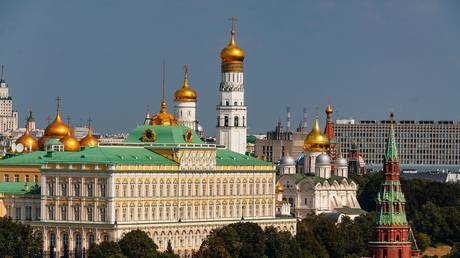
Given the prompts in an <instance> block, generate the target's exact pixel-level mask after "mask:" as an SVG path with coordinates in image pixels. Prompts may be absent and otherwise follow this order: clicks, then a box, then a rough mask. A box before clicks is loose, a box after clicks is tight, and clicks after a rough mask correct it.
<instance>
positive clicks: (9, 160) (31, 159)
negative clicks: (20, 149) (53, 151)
mask: <svg viewBox="0 0 460 258" xmlns="http://www.w3.org/2000/svg"><path fill="white" fill-rule="evenodd" d="M45 154H46V151H35V152H32V153H23V154H14V155H7V156H5V157H4V158H3V159H2V160H0V166H1V165H26V166H27V165H36V166H40V165H41V164H43V163H45V159H44V158H43V155H45Z"/></svg>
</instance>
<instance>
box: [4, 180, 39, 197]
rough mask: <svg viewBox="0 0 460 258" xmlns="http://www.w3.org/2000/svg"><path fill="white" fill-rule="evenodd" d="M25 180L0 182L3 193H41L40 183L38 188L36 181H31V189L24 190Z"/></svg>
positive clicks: (29, 185)
mask: <svg viewBox="0 0 460 258" xmlns="http://www.w3.org/2000/svg"><path fill="white" fill-rule="evenodd" d="M25 184H26V183H23V182H0V193H2V194H40V183H37V185H38V189H35V188H34V186H35V183H32V182H29V183H27V186H28V187H29V189H28V190H27V191H25V190H24V185H25Z"/></svg>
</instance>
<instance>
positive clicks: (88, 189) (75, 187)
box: [47, 183, 107, 197]
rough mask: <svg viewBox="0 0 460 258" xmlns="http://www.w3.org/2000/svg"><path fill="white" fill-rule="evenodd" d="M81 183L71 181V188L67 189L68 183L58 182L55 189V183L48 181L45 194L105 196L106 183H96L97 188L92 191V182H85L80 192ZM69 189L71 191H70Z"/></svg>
mask: <svg viewBox="0 0 460 258" xmlns="http://www.w3.org/2000/svg"><path fill="white" fill-rule="evenodd" d="M81 186H82V184H81V183H73V184H71V189H69V184H68V183H60V184H58V188H59V189H56V184H55V183H48V184H47V190H48V191H47V194H48V196H75V197H81V196H85V197H105V196H106V194H107V193H106V185H105V184H97V190H98V191H96V192H95V191H94V184H92V183H87V184H84V190H85V191H83V192H82V189H81ZM70 190H71V191H70Z"/></svg>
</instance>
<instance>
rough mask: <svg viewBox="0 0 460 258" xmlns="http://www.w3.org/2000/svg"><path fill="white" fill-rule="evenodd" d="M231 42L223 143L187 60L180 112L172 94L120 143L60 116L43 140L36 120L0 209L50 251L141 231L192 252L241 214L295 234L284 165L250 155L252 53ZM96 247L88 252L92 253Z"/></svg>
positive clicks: (5, 164)
mask: <svg viewBox="0 0 460 258" xmlns="http://www.w3.org/2000/svg"><path fill="white" fill-rule="evenodd" d="M235 34H236V31H235V27H234V19H232V29H231V34H230V42H229V43H228V45H227V46H225V48H224V49H223V50H222V51H221V53H220V58H221V62H222V65H221V69H222V81H221V84H220V88H219V99H220V103H218V105H217V116H218V123H217V134H218V137H217V139H218V144H217V145H216V144H209V143H205V142H203V141H202V140H201V139H200V137H199V135H198V134H197V131H199V125H198V120H197V118H196V115H197V113H196V104H197V99H198V98H197V92H196V91H195V90H193V89H192V87H191V85H190V83H189V80H188V68H187V66H185V67H184V81H183V85H182V86H181V87H179V89H178V90H177V91H176V92H175V94H174V112H173V113H174V115H173V114H171V113H169V111H168V107H167V104H166V97H165V95H164V85H163V97H162V99H161V105H160V108H159V111H158V113H156V114H155V115H151V116H150V115H149V116H148V118H147V119H146V120H145V123H144V124H143V125H140V126H137V127H135V128H134V129H133V130H132V131H131V132H130V133H129V135H128V137H127V138H126V139H125V140H124V141H123V142H120V143H118V142H117V143H107V144H101V143H99V142H98V140H97V139H96V138H95V137H94V136H93V134H92V130H91V129H90V130H89V131H88V133H87V135H86V136H85V137H84V138H83V139H81V140H77V139H76V138H75V135H74V130H73V129H72V128H71V127H70V126H69V125H68V124H66V123H65V122H64V121H63V120H62V118H61V107H60V99H59V98H58V99H57V109H56V115H55V118H54V120H53V121H52V122H51V123H50V124H49V125H48V126H47V127H46V130H45V132H44V135H43V136H42V137H41V138H40V139H35V138H34V137H33V136H32V135H31V134H30V128H29V126H26V131H25V133H24V135H23V136H21V137H20V138H19V139H18V140H17V142H16V143H15V144H16V148H15V150H9V152H8V153H7V155H6V156H4V157H3V159H2V160H0V180H2V181H1V182H0V215H1V216H5V215H6V216H9V217H11V218H13V219H14V220H17V221H21V222H24V223H27V224H29V225H31V226H32V227H33V228H34V232H35V234H36V235H37V236H38V237H39V238H40V239H41V240H42V244H43V249H44V250H45V254H47V255H48V254H50V252H52V253H53V254H54V255H55V257H60V256H61V255H64V254H66V253H68V254H71V255H72V256H76V257H82V256H84V255H85V252H87V250H88V248H89V246H90V245H91V244H93V243H99V242H101V241H117V240H119V239H120V238H122V237H123V235H124V234H126V233H127V232H129V231H132V230H135V229H141V230H144V231H146V232H147V234H148V235H149V236H150V237H151V238H152V239H153V240H154V241H155V243H156V244H157V245H158V246H159V249H160V250H165V249H166V247H167V245H168V243H171V245H172V247H173V249H174V251H175V252H176V253H177V254H179V255H180V256H181V257H190V256H191V254H192V253H193V251H196V250H197V249H198V248H199V247H200V245H201V243H202V241H203V240H204V239H205V238H206V236H207V235H208V234H209V233H210V232H211V231H212V230H213V229H215V228H217V227H222V226H224V225H227V224H230V223H236V222H241V221H248V222H254V223H257V224H259V225H260V226H261V227H263V228H265V227H268V226H273V227H275V228H278V229H279V230H283V231H288V232H290V233H291V234H295V233H296V219H295V218H292V217H286V216H276V212H275V210H276V207H275V205H276V196H275V191H276V167H275V166H273V164H272V163H270V162H266V161H263V160H258V159H255V158H253V157H250V156H247V155H244V154H242V153H244V152H245V148H246V131H247V116H246V107H245V103H244V87H243V61H244V55H245V54H244V51H243V49H241V48H239V47H238V46H237V44H236V39H235ZM86 254H87V253H86Z"/></svg>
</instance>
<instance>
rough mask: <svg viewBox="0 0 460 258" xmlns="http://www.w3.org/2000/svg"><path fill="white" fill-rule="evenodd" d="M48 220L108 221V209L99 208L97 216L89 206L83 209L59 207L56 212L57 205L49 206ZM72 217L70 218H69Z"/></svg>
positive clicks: (78, 207)
mask: <svg viewBox="0 0 460 258" xmlns="http://www.w3.org/2000/svg"><path fill="white" fill-rule="evenodd" d="M47 209H48V214H47V217H48V220H60V221H98V222H105V221H107V212H106V207H99V208H98V210H97V211H98V212H97V214H95V209H94V207H93V206H87V207H84V208H83V209H82V208H81V207H80V206H78V205H76V206H73V207H71V208H70V211H69V207H68V206H67V205H62V206H59V208H58V211H56V206H55V205H48V206H47ZM69 213H70V214H69ZM69 215H70V216H69Z"/></svg>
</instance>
